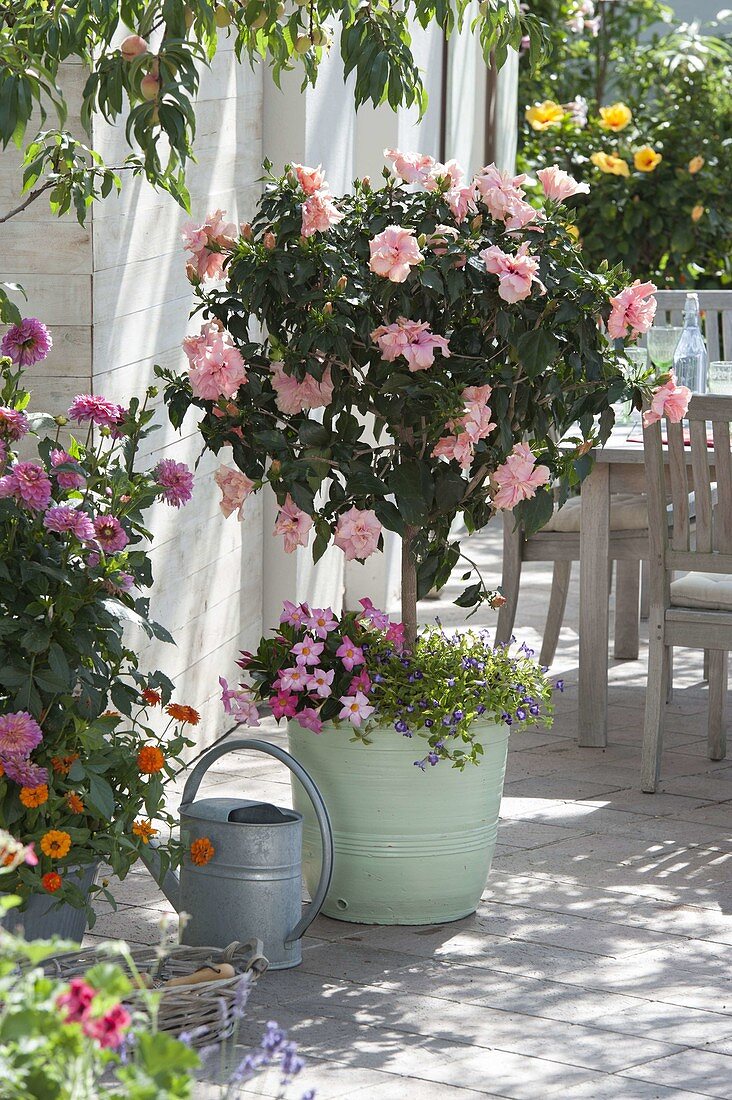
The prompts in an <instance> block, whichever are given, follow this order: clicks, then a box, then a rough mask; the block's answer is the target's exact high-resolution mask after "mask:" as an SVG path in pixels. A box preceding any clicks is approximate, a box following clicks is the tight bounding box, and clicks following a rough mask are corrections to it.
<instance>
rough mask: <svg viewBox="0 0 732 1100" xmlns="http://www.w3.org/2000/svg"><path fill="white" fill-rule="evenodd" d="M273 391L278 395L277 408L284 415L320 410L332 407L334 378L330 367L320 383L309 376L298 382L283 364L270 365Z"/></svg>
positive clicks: (325, 371)
mask: <svg viewBox="0 0 732 1100" xmlns="http://www.w3.org/2000/svg"><path fill="white" fill-rule="evenodd" d="M269 369H270V371H271V373H272V377H271V379H270V381H271V383H272V389H273V390H274V391H275V394H276V398H275V400H276V403H277V408H278V409H279V410H280V412H283V413H288V414H292V413H299V412H304V411H305V410H307V409H320V408H325V407H326V406H327V405H330V403H331V400H332V399H333V377H332V374H331V369H330V367H326V369H325V370H324V371H323V377H322V378H321V379H320V381H318V379H317V378H315V376H314V375H312V374H307V375H306V376H305V378H304V379H303V381H302V382H298V380H297V378H295V376H294V375H292V374H287V373H286V371H285V367H284V364H283V363H280V362H275V363H270V368H269Z"/></svg>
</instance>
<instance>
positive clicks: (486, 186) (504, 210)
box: [475, 164, 526, 222]
mask: <svg viewBox="0 0 732 1100" xmlns="http://www.w3.org/2000/svg"><path fill="white" fill-rule="evenodd" d="M525 180H526V176H525V175H520V176H512V175H510V173H508V172H501V171H500V170H499V169H498V168H497V167H496V165H495V164H488V165H486V167H485V168H483V169H481V171H480V173H479V174H478V175H477V176H476V177H475V187H476V190H477V191H478V193H479V195H480V197H481V199H482V200H483V203H484V205H485V206H486V207H487V208H488V213H489V214H490V216H491V217H492V218H493V219H494V221H501V222H502V221H505V220H506V218H507V217H510V216H511V215H512V213H513V212H514V210H515V208H516V205H517V204H518V203H521V202H523V199H524V196H525V194H526V192H525V191H524V190H523V188H522V187H521V184H522V183H524V181H525Z"/></svg>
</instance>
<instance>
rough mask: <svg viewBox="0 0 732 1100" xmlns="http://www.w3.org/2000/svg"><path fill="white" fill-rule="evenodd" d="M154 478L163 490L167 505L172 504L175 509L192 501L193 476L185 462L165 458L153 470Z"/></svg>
mask: <svg viewBox="0 0 732 1100" xmlns="http://www.w3.org/2000/svg"><path fill="white" fill-rule="evenodd" d="M153 477H154V478H155V480H156V481H157V483H158V485H160V486H161V487H162V489H163V492H162V497H163V500H164V501H165V503H166V504H170V505H171V506H172V507H173V508H180V506H181V505H182V504H187V503H188V501H189V500H190V499H191V496H192V494H193V474H192V473H191V471H190V470H189V469H188V467H187V466H186V464H185V462H175V461H174V460H173V459H172V458H163V459H161V461H160V462H158V464H157V466H156V467H155V469H154V470H153Z"/></svg>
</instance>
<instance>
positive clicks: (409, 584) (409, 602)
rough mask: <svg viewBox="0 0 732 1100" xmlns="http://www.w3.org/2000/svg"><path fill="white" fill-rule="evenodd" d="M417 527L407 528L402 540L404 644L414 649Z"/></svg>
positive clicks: (415, 634)
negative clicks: (415, 545)
mask: <svg viewBox="0 0 732 1100" xmlns="http://www.w3.org/2000/svg"><path fill="white" fill-rule="evenodd" d="M416 533H417V528H416V527H410V526H407V527H405V529H404V537H403V538H402V622H403V624H404V642H405V644H406V647H407V649H412V648H413V647H414V643H415V641H416V638H417V562H416V560H415V557H414V550H413V547H412V543H413V541H414V536H415V535H416Z"/></svg>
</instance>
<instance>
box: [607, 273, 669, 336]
mask: <svg viewBox="0 0 732 1100" xmlns="http://www.w3.org/2000/svg"><path fill="white" fill-rule="evenodd" d="M656 290H657V287H656V286H655V285H654V284H653V283H641V282H640V281H639V280H638V279H636V281H635V282H634V283H633V285H632V286H628V287H626V288H625V290H621V291H620V293H619V294H617V295H616V296H615V297H614V298H611V299H610V305H611V306H612V310H611V311H610V316H609V318H608V322H607V331H608V335H609V336H611V337H612V339H613V340H622V339H624V338H625V337H629V338H630V339H631V340H634V339H636V337H638V336H640V335H641V334H642V333H644V332H648V329H649V328H650V327H651V325H652V324H653V318H654V317H655V316H656V305H657V302H656V299H655V298H654V297H653V295H654V293H655V291H656Z"/></svg>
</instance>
